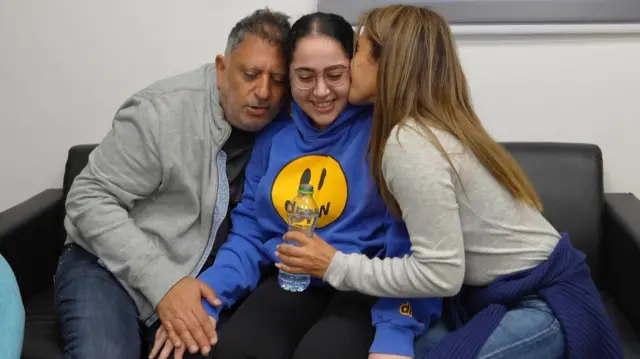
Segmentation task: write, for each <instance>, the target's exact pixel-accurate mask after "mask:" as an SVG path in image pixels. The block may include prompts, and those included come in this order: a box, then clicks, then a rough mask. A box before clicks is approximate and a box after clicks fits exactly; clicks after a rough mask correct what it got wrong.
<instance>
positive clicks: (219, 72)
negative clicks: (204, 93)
mask: <svg viewBox="0 0 640 359" xmlns="http://www.w3.org/2000/svg"><path fill="white" fill-rule="evenodd" d="M225 60H226V59H225V57H224V56H222V55H218V56H216V82H217V86H218V88H220V87H222V80H223V78H224V76H225V73H224V72H225V70H226V69H227V64H226V63H225Z"/></svg>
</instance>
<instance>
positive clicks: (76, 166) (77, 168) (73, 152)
mask: <svg viewBox="0 0 640 359" xmlns="http://www.w3.org/2000/svg"><path fill="white" fill-rule="evenodd" d="M96 147H97V145H96V144H89V145H76V146H73V147H71V148H70V149H69V154H68V155H67V164H66V166H65V169H64V179H63V182H62V189H63V192H64V198H67V194H68V193H69V189H70V188H71V184H72V183H73V180H74V179H75V178H76V176H77V175H78V174H79V173H80V172H82V170H83V169H84V168H85V166H86V165H87V162H88V161H89V154H90V153H91V151H93V150H94V149H95V148H96Z"/></svg>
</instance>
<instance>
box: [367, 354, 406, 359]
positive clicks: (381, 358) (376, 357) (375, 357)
mask: <svg viewBox="0 0 640 359" xmlns="http://www.w3.org/2000/svg"><path fill="white" fill-rule="evenodd" d="M369 359H411V357H406V356H404V355H395V354H382V353H371V354H369Z"/></svg>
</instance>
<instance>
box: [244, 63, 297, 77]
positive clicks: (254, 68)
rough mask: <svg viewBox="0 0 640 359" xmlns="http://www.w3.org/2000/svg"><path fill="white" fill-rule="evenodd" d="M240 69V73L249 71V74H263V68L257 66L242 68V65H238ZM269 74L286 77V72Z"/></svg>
mask: <svg viewBox="0 0 640 359" xmlns="http://www.w3.org/2000/svg"><path fill="white" fill-rule="evenodd" d="M240 69H241V71H251V72H257V73H263V72H264V68H262V67H259V66H244V65H240ZM271 74H272V75H275V76H287V74H286V72H277V71H273V72H272V73H271Z"/></svg>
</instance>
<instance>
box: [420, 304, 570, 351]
mask: <svg viewBox="0 0 640 359" xmlns="http://www.w3.org/2000/svg"><path fill="white" fill-rule="evenodd" d="M448 333H449V330H448V329H447V327H446V326H445V325H444V323H443V322H442V321H440V322H438V323H437V324H435V325H434V326H433V327H431V328H429V330H428V331H427V332H426V333H425V334H423V335H422V336H420V337H418V339H417V340H416V343H415V353H416V359H425V358H428V357H429V351H430V350H431V349H432V348H433V347H434V346H435V345H436V344H437V343H438V342H439V341H440V340H441V339H442V338H444V336H445V335H447V334H448ZM564 357H565V349H564V336H563V334H562V329H561V327H560V323H559V322H558V319H557V318H556V317H555V315H554V314H553V312H552V311H551V309H550V308H549V306H548V305H547V303H545V302H544V301H542V300H540V299H535V298H533V299H526V300H523V301H522V302H520V303H519V304H518V305H517V306H515V307H513V308H511V309H510V310H509V311H508V312H507V314H505V316H504V318H502V321H501V322H500V324H499V325H498V327H497V328H496V329H495V330H494V331H493V333H492V334H491V335H490V336H489V339H487V342H486V343H485V344H484V346H483V347H482V349H481V350H480V353H479V355H478V359H503V358H504V359H506V358H518V359H538V358H545V359H561V358H564Z"/></svg>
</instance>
